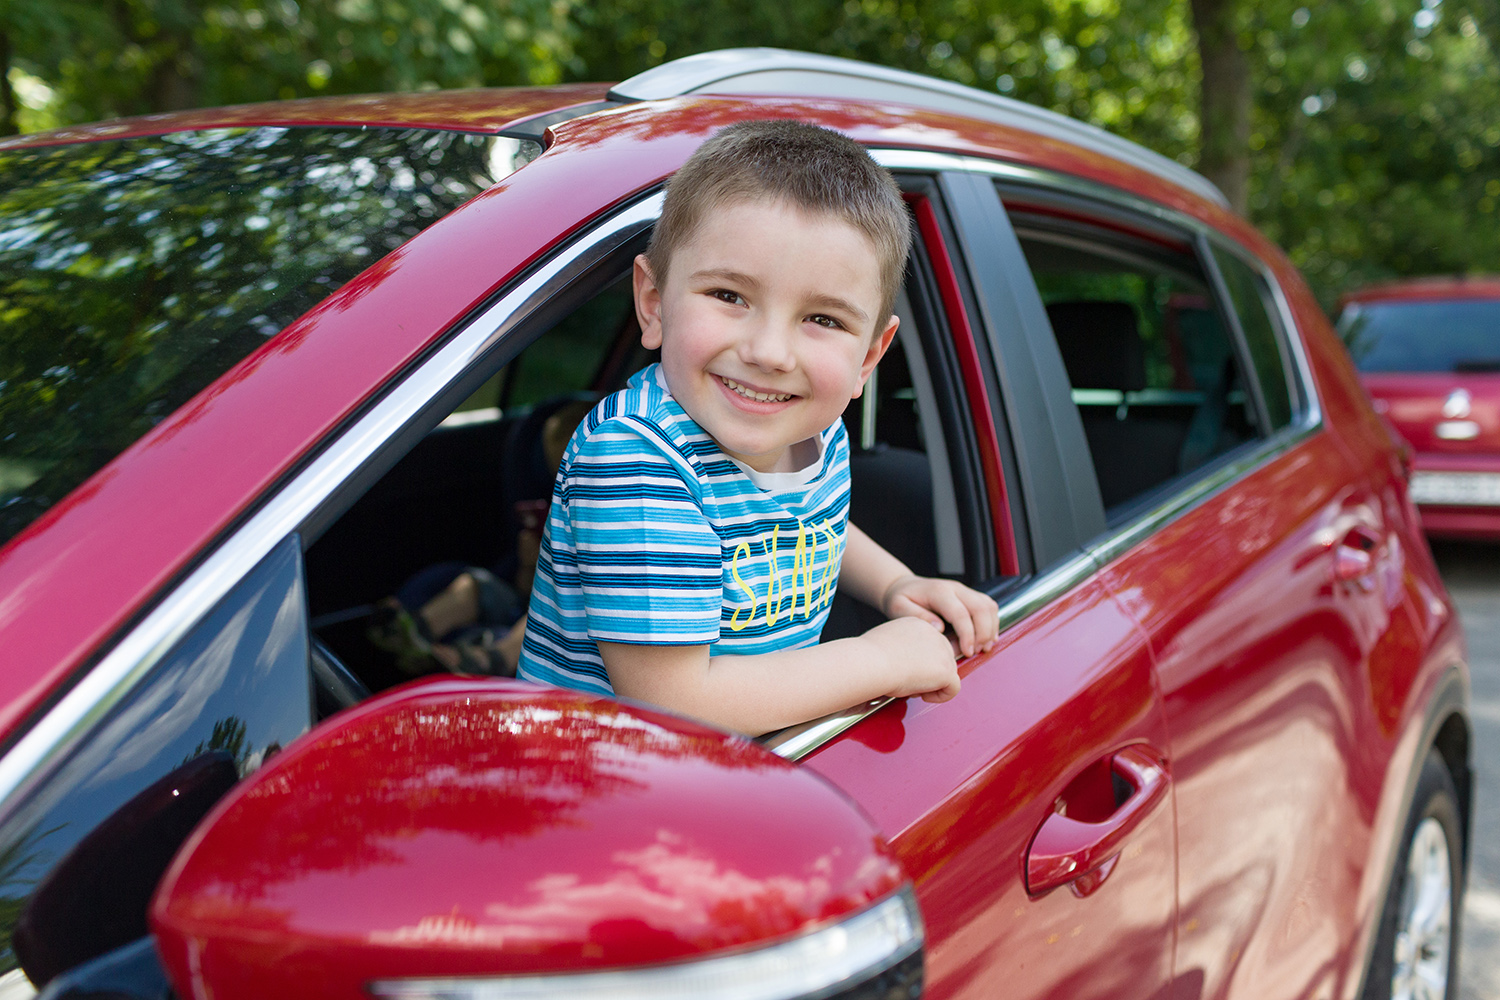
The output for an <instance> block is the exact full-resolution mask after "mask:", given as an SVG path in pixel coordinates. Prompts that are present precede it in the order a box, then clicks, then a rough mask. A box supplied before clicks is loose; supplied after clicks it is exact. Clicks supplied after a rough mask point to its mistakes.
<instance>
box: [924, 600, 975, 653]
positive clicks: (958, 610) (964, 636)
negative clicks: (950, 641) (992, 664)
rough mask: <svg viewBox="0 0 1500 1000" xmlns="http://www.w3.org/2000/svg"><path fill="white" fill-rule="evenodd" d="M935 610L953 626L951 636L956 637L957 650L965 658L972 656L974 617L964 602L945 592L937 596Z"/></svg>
mask: <svg viewBox="0 0 1500 1000" xmlns="http://www.w3.org/2000/svg"><path fill="white" fill-rule="evenodd" d="M933 603H935V604H937V605H938V607H937V608H935V609H934V610H936V611H937V612H938V613H939V614H940V615H942V616H943V617H944V618H946V619H948V622H949V624H951V625H952V626H953V634H954V635H956V636H957V637H958V648H959V651H960V652H962V653H963V654H964V655H965V656H973V655H974V617H973V616H972V615H971V614H969V609H968V608H967V607H965V606H964V602H963V601H962V600H961V599H960V598H959V596H958V595H957V594H955V593H954V592H953V591H951V590H949V591H945V592H943V593H942V594H939V595H938V597H937V600H936V601H934V602H933Z"/></svg>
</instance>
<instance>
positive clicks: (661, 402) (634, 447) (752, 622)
mask: <svg viewBox="0 0 1500 1000" xmlns="http://www.w3.org/2000/svg"><path fill="white" fill-rule="evenodd" d="M817 444H818V446H819V447H818V452H819V455H818V459H817V460H816V461H815V462H813V463H812V465H810V466H809V467H808V468H807V469H804V470H802V471H801V472H796V473H782V474H776V475H764V474H755V473H753V472H752V470H749V469H747V468H746V467H745V466H743V465H741V464H740V463H738V462H736V461H734V460H732V459H730V458H729V457H727V456H726V455H724V453H723V452H722V451H720V450H719V446H718V445H717V444H716V443H715V442H714V440H713V438H711V437H710V436H709V435H708V434H707V433H706V432H705V431H704V430H703V429H702V428H701V427H699V426H698V425H697V424H696V423H695V422H694V421H693V419H692V418H691V417H689V416H688V415H687V413H685V412H684V411H683V409H682V407H681V406H679V405H678V404H677V401H676V400H674V399H673V398H672V396H671V394H670V393H669V392H668V391H667V389H666V383H665V381H664V380H663V379H662V377H661V374H660V366H658V365H652V366H650V367H648V368H646V369H645V370H644V371H641V372H638V373H637V374H636V375H634V376H633V377H632V378H631V379H630V382H629V384H628V385H627V387H626V388H625V389H622V390H621V391H620V392H617V393H615V394H613V395H612V396H609V397H607V398H606V399H604V400H603V401H602V402H601V403H600V404H599V405H598V406H597V407H595V408H594V410H593V411H592V412H591V413H589V415H588V416H587V417H586V418H584V421H583V423H581V424H579V426H578V429H577V430H576V431H575V432H574V433H573V438H572V440H571V441H569V442H568V448H567V451H565V452H564V453H563V459H562V465H561V467H560V468H559V469H558V474H557V482H556V484H555V485H554V487H553V490H552V508H551V511H550V513H549V514H548V517H547V526H546V529H545V531H544V532H543V534H542V551H541V555H540V557H539V558H538V559H537V567H536V581H535V583H534V584H533V589H532V592H531V611H530V616H529V617H528V619H527V623H526V641H525V645H524V647H523V648H522V651H521V663H520V671H519V672H520V676H522V677H525V678H529V679H531V680H536V681H545V682H547V683H551V684H557V685H560V686H563V687H570V688H582V689H585V690H589V691H599V692H603V693H606V694H608V693H611V692H612V690H613V689H612V688H611V687H610V683H609V676H608V674H607V673H606V672H605V669H604V661H603V660H602V659H600V656H599V646H598V643H599V642H600V641H601V640H602V641H605V642H625V643H640V644H645V645H659V646H672V645H683V646H686V645H707V646H708V647H709V653H710V655H718V654H721V653H739V654H754V653H766V652H772V651H774V650H781V649H795V648H799V647H802V646H811V645H815V644H816V643H817V642H818V638H819V636H820V635H821V634H822V631H823V623H824V622H825V621H826V620H827V618H828V609H829V605H830V602H832V600H833V593H834V590H835V589H837V587H838V577H839V563H840V560H841V558H842V556H843V548H844V528H845V525H846V524H847V523H848V520H849V444H848V438H847V435H846V434H845V433H844V425H843V423H842V422H840V421H834V423H833V426H831V427H829V428H828V429H827V430H825V431H823V433H822V434H821V435H820V437H819V439H818V441H817ZM752 475H754V478H752ZM756 479H758V480H760V483H761V485H757V484H756ZM763 487H764V488H763Z"/></svg>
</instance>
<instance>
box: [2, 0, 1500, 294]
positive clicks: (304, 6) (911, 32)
mask: <svg viewBox="0 0 1500 1000" xmlns="http://www.w3.org/2000/svg"><path fill="white" fill-rule="evenodd" d="M1201 6H1204V7H1214V8H1217V9H1220V10H1221V11H1222V12H1223V17H1224V24H1225V26H1226V30H1227V31H1228V32H1229V34H1230V36H1231V38H1232V40H1233V42H1234V44H1236V45H1237V46H1238V48H1239V50H1240V51H1242V52H1243V53H1244V54H1245V56H1246V58H1247V59H1248V62H1249V65H1250V87H1251V90H1252V95H1253V109H1252V113H1251V122H1250V129H1249V135H1248V138H1246V137H1244V136H1243V133H1237V134H1235V135H1231V136H1230V139H1231V140H1232V141H1233V142H1236V143H1241V144H1243V146H1244V147H1248V153H1249V156H1250V177H1249V206H1250V214H1251V217H1252V219H1253V220H1254V221H1255V222H1256V223H1258V224H1260V225H1261V226H1263V227H1264V228H1266V229H1267V230H1268V232H1269V233H1270V234H1271V235H1272V237H1273V238H1275V239H1276V240H1278V241H1279V242H1281V243H1282V244H1283V245H1284V246H1286V247H1287V248H1288V249H1289V251H1290V252H1291V254H1292V256H1293V258H1294V259H1295V260H1296V261H1297V263H1298V264H1299V265H1301V266H1302V267H1303V268H1304V269H1305V270H1306V272H1307V274H1308V276H1309V278H1310V279H1311V280H1312V282H1313V284H1314V287H1315V288H1316V289H1317V291H1318V293H1319V295H1320V296H1321V297H1322V298H1323V300H1324V302H1325V303H1327V304H1330V305H1331V304H1332V303H1333V301H1334V300H1335V299H1336V298H1337V295H1338V294H1339V292H1340V291H1342V290H1343V289H1345V288H1347V287H1349V286H1350V285H1352V284H1356V283H1360V282H1363V281H1368V280H1374V279H1379V278H1383V277H1387V276H1391V275H1396V274H1405V273H1413V272H1419V271H1478V270H1500V236H1497V235H1496V233H1497V226H1496V224H1495V223H1496V215H1497V212H1500V180H1497V179H1500V118H1497V116H1496V115H1495V113H1494V109H1495V108H1496V107H1500V101H1497V98H1500V68H1497V67H1500V57H1497V48H1496V46H1497V44H1500V0H1349V2H1346V3H1339V4H1324V5H1317V4H1312V3H1309V2H1307V0H1266V2H1261V3H1254V4H1252V3H1245V2H1235V0H1221V2H1218V3H1215V4H1209V3H1206V2H1205V3H1203V4H1201ZM0 41H8V42H9V48H10V52H11V63H12V66H13V67H14V69H15V70H16V71H18V72H17V73H14V74H12V76H13V78H14V79H16V80H18V81H20V82H21V83H22V84H25V85H32V84H35V86H31V89H30V90H29V91H26V92H22V91H20V90H18V97H19V98H20V100H21V107H20V108H19V110H18V111H17V117H18V120H19V121H20V122H21V123H22V124H25V125H26V126H27V127H41V126H43V125H46V124H50V123H59V124H61V123H69V122H78V121H91V120H96V119H99V118H105V117H110V116H113V115H121V114H134V113H141V112H149V111H157V110H163V109H166V108H171V107H179V106H187V105H216V104H232V103H238V102H244V101H257V100H267V99H275V98H285V97H296V96H310V95H317V94H339V93H368V92H377V91H389V90H418V89H428V88H437V87H469V86H480V85H485V86H507V85H538V84H549V83H558V82H568V81H574V80H618V79H623V78H625V77H627V76H630V75H633V74H635V73H638V72H640V71H642V70H645V69H648V68H650V67H652V66H655V65H659V64H661V63H663V62H666V61H668V60H671V59H676V58H679V57H681V56H686V55H691V54H693V53H696V52H702V51H706V50H709V49H714V48H723V47H731V46H742V45H772V46H779V47H784V48H793V49H804V50H809V51H815V52H822V53H826V54H830V55H839V56H847V57H851V58H856V59H864V60H867V61H871V62H875V63H880V64H884V65H889V66H896V67H900V68H903V69H909V70H914V71H916V72H920V73H928V74H931V75H934V76H938V77H942V78H945V79H950V80H955V81H957V82H959V83H964V84H968V85H970V86H974V87H978V88H980V89H983V90H988V91H991V92H995V93H1003V94H1009V95H1011V96H1015V97H1018V98H1020V99H1022V100H1025V101H1030V102H1032V103H1036V104H1040V105H1043V106H1045V107H1049V108H1053V109H1055V110H1057V111H1061V112H1063V113H1065V114H1069V115H1072V116H1074V117H1077V118H1082V119H1084V120H1086V121H1090V122H1092V123H1094V124H1096V125H1099V126H1101V127H1103V128H1106V129H1109V130H1110V131H1113V132H1116V133H1118V134H1121V135H1124V136H1126V137H1128V138H1131V139H1134V140H1136V141H1138V142H1141V143H1143V144H1145V145H1147V146H1149V147H1151V148H1153V149H1156V150H1158V151H1160V152H1163V153H1165V154H1166V155H1168V156H1172V157H1175V158H1176V159H1178V160H1179V161H1181V162H1184V163H1188V164H1190V165H1198V164H1199V163H1200V162H1202V163H1204V165H1205V166H1212V163H1213V160H1214V158H1213V157H1209V158H1208V159H1207V160H1201V159H1200V158H1201V157H1203V155H1204V154H1203V153H1202V152H1201V150H1200V142H1201V138H1202V130H1201V128H1200V120H1199V116H1200V101H1199V94H1200V83H1201V81H1203V80H1205V79H1207V80H1208V81H1209V86H1210V88H1214V87H1222V86H1224V84H1222V83H1221V82H1220V80H1221V78H1222V76H1223V74H1222V73H1219V74H1217V75H1216V70H1219V69H1220V68H1221V67H1218V66H1208V67H1200V65H1199V55H1198V49H1197V47H1196V39H1195V36H1194V33H1193V19H1192V15H1191V12H1190V7H1189V4H1188V3H1184V2H1181V0H1006V2H1001V0H925V2H922V3H917V2H915V0H805V2H800V3H785V2H779V0H777V2H773V0H589V2H585V0H302V2H296V0H9V2H8V3H6V4H3V5H0ZM4 48H5V47H4V45H0V52H3V51H4ZM1205 69H1206V70H1208V72H1207V73H1205V72H1204V70H1205ZM43 84H44V85H45V87H47V88H51V94H52V97H51V100H50V101H42V100H41V99H40V98H38V97H37V96H36V95H37V94H38V93H41V92H42V90H43V89H44V88H41V85H43ZM23 89H24V88H23ZM28 95H30V96H28ZM3 126H4V123H3V122H0V128H3ZM1220 135H1221V138H1222V133H1220ZM1230 152H1231V153H1232V152H1233V151H1232V150H1231V151H1230ZM1216 155H1218V153H1216Z"/></svg>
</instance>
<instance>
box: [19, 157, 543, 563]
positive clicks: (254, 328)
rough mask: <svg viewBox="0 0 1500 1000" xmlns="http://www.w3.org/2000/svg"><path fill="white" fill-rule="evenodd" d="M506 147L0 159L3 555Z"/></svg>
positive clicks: (477, 183)
mask: <svg viewBox="0 0 1500 1000" xmlns="http://www.w3.org/2000/svg"><path fill="white" fill-rule="evenodd" d="M506 143H507V140H495V139H491V138H486V137H480V136H471V135H462V134H455V133H451V132H418V131H409V130H395V129H389V130H387V129H377V130H364V131H361V130H332V129H329V130H323V129H319V130H312V129H283V128H252V129H220V130H214V131H209V132H199V133H181V134H169V135H163V136H152V137H146V138H136V139H129V140H121V141H118V142H106V143H97V144H89V145H78V146H67V147H46V148H41V149H27V150H14V151H6V152H0V171H3V172H4V174H5V177H6V187H5V190H4V191H0V213H3V214H4V216H5V217H6V219H7V220H8V225H7V227H6V228H5V229H4V230H3V231H0V427H3V428H4V430H3V432H0V540H3V539H6V538H9V537H11V536H13V535H15V534H16V533H17V532H18V531H20V530H21V529H22V528H24V527H25V526H26V525H27V524H29V523H30V522H31V521H32V520H34V519H35V518H36V517H37V516H39V515H40V514H41V513H42V512H43V511H45V510H46V509H47V508H48V507H49V506H50V505H51V504H52V503H54V502H55V501H56V500H58V499H59V498H61V497H62V496H63V495H64V494H66V493H67V492H68V491H69V490H71V489H73V488H74V487H75V486H77V485H78V484H79V483H81V482H82V481H83V480H84V479H86V478H87V477H88V476H89V475H91V474H92V473H93V472H94V471H96V470H97V469H99V468H100V467H101V466H103V465H104V464H105V463H106V462H108V461H109V460H110V459H111V458H113V457H114V456H115V455H117V454H119V453H120V452H121V451H123V450H124V449H125V448H126V447H128V446H129V445H130V444H131V443H132V442H133V441H135V440H136V439H138V438H139V437H141V436H142V435H143V434H145V433H146V432H147V431H149V430H150V429H151V428H152V427H153V426H155V425H156V423H157V422H158V421H160V420H161V419H162V418H163V417H165V416H166V415H167V414H169V413H171V412H173V411H174V410H176V409H178V408H179V407H181V406H182V405H183V404H184V403H186V402H187V401H188V400H189V399H190V398H191V397H192V396H193V395H194V394H196V393H197V392H198V391H200V390H201V389H202V388H203V387H205V386H206V385H208V383H209V382H211V381H213V379H215V378H216V377H218V376H219V375H220V374H222V373H223V372H224V371H226V370H227V369H228V368H230V367H231V366H232V365H233V364H234V363H235V362H237V361H239V360H240V359H241V358H243V357H245V356H246V355H247V354H249V353H251V352H252V351H254V350H255V349H256V348H257V347H259V346H260V345H261V344H263V343H265V341H266V340H267V339H268V338H269V337H270V336H271V335H272V334H275V333H276V332H278V331H279V330H281V329H282V327H284V326H286V325H287V324H288V323H289V322H291V321H292V320H293V319H295V318H296V317H297V316H298V315H300V314H301V313H303V312H305V311H306V310H307V309H309V308H311V307H312V306H313V305H314V304H316V303H317V302H319V301H321V300H323V299H325V298H327V297H328V296H329V294H330V293H332V292H333V291H334V290H335V289H337V288H338V287H339V286H340V285H342V284H344V283H345V282H346V281H348V280H349V279H350V278H352V277H353V276H354V275H355V274H357V273H359V272H360V271H362V270H363V269H364V268H366V267H367V266H369V265H370V264H372V263H374V262H375V261H377V260H379V259H380V258H381V257H383V256H384V255H385V254H387V253H388V252H390V251H391V250H393V249H395V248H396V247H398V246H400V245H401V244H402V243H404V242H405V241H406V240H408V239H410V238H411V237H412V236H414V235H415V234H416V233H417V232H419V231H421V230H422V229H423V228H425V227H426V226H428V225H430V224H431V223H432V222H434V221H435V220H436V219H438V218H439V217H441V216H442V215H443V214H445V213H446V212H448V211H449V210H450V209H452V208H453V207H455V206H456V205H458V204H460V203H461V202H463V201H466V200H467V199H468V198H470V197H472V196H473V195H475V194H477V193H478V192H479V191H482V190H484V189H485V188H486V187H488V186H489V185H490V184H491V183H493V180H494V178H495V176H496V175H497V174H503V173H505V172H507V171H508V170H509V166H510V160H509V158H508V156H506V155H504V153H505V151H506V150H507V149H508V147H507V145H506ZM512 145H513V144H512ZM496 151H499V152H500V153H501V154H502V155H501V156H500V158H499V159H498V160H497V159H496V158H495V157H494V156H492V153H495V152H496Z"/></svg>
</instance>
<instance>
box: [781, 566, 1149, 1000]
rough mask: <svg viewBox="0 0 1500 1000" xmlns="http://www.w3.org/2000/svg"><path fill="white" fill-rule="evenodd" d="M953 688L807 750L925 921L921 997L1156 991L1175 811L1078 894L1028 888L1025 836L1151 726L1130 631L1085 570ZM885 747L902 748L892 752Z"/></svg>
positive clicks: (1137, 645) (1143, 668)
mask: <svg viewBox="0 0 1500 1000" xmlns="http://www.w3.org/2000/svg"><path fill="white" fill-rule="evenodd" d="M963 673H964V681H963V684H964V687H963V692H962V694H961V695H960V697H958V698H956V699H954V700H953V701H952V702H948V703H945V704H943V705H928V704H926V703H924V702H921V701H918V700H915V699H913V700H910V701H907V702H897V703H894V704H892V705H889V706H887V707H886V708H885V709H882V710H881V711H880V712H879V713H877V714H875V715H874V716H871V717H870V718H869V719H866V720H865V721H864V722H862V723H860V724H859V725H857V726H855V727H854V728H853V729H851V730H850V731H849V732H848V733H846V734H845V735H843V736H841V737H840V738H838V739H837V740H835V741H834V742H832V743H830V744H828V745H826V746H824V747H823V748H822V749H821V750H819V751H818V752H817V753H816V754H814V755H813V756H811V757H809V758H808V759H807V765H806V766H808V767H810V768H812V769H813V770H815V771H817V772H818V773H820V774H822V775H823V776H824V777H826V778H828V779H829V780H830V781H832V782H833V783H834V784H835V785H837V786H839V787H840V788H842V789H844V790H845V791H846V792H848V793H849V794H850V795H851V796H852V797H853V798H854V800H855V801H856V802H858V803H860V804H861V805H862V806H863V807H864V808H865V810H866V811H867V812H869V814H870V815H871V816H872V817H873V819H874V820H875V823H876V825H877V827H878V828H879V830H880V831H881V833H882V835H884V836H885V837H886V838H887V839H888V840H889V841H890V843H891V846H892V848H894V850H895V851H896V854H897V857H899V858H900V860H901V862H902V865H903V866H904V867H905V869H906V872H907V874H908V875H909V876H910V877H911V878H912V880H913V882H914V884H915V886H916V891H917V898H918V900H919V901H920V902H921V903H922V907H923V913H924V915H925V918H926V921H927V934H928V954H927V962H928V977H929V981H930V983H931V987H930V991H929V995H930V996H932V997H935V998H948V997H988V996H994V995H995V990H996V987H997V985H998V984H1000V983H1003V984H1005V985H1004V993H1005V995H1006V996H1007V997H1015V998H1017V1000H1021V998H1033V997H1036V998H1040V997H1060V996H1066V997H1070V998H1080V1000H1082V998H1088V997H1118V998H1134V997H1140V998H1147V997H1153V996H1158V995H1164V993H1161V992H1159V991H1163V990H1164V989H1165V987H1166V986H1167V984H1168V981H1169V980H1170V978H1171V963H1172V942H1173V939H1174V936H1175V935H1174V933H1173V923H1174V914H1175V909H1176V907H1175V903H1174V899H1175V891H1174V883H1175V880H1176V876H1175V855H1176V850H1175V839H1176V838H1175V836H1174V834H1173V830H1172V810H1171V809H1170V808H1167V807H1163V808H1160V809H1158V810H1157V811H1156V812H1155V813H1154V814H1153V815H1152V816H1150V817H1149V818H1148V819H1146V820H1145V821H1144V822H1143V824H1142V825H1141V826H1140V827H1139V828H1137V829H1136V830H1135V831H1134V832H1133V833H1132V834H1131V836H1130V838H1129V839H1128V840H1127V841H1126V844H1125V846H1124V849H1123V851H1122V853H1121V855H1120V856H1119V861H1118V864H1116V865H1115V867H1114V869H1113V870H1112V871H1111V872H1110V873H1109V875H1108V878H1107V880H1106V881H1104V882H1103V884H1102V885H1100V886H1099V887H1098V888H1097V889H1096V890H1094V891H1093V892H1092V893H1090V894H1088V895H1079V894H1077V893H1075V892H1074V891H1072V890H1071V889H1068V888H1060V889H1056V890H1053V891H1052V892H1050V893H1048V894H1046V895H1043V896H1041V897H1040V898H1036V899H1033V898H1031V897H1030V896H1028V894H1027V891H1026V886H1025V883H1024V879H1022V878H1021V877H1020V875H1021V874H1022V872H1023V871H1024V869H1025V858H1026V853H1027V849H1028V847H1029V846H1030V845H1031V842H1032V837H1033V836H1034V835H1035V834H1036V832H1037V829H1038V828H1039V826H1040V825H1041V823H1042V822H1043V821H1044V820H1045V819H1046V818H1047V817H1048V816H1049V815H1050V814H1051V812H1052V811H1053V808H1054V804H1055V803H1056V802H1057V800H1058V799H1059V798H1060V797H1062V796H1063V795H1064V792H1065V790H1066V789H1067V788H1068V786H1069V784H1070V782H1072V781H1073V780H1074V779H1075V778H1077V777H1078V776H1079V774H1080V772H1082V771H1083V770H1084V769H1085V768H1087V767H1088V766H1089V765H1090V764H1093V763H1094V762H1096V761H1098V760H1100V759H1102V758H1105V757H1107V756H1108V755H1109V754H1111V753H1113V752H1115V751H1118V750H1119V749H1121V748H1124V747H1126V746H1130V745H1142V746H1144V747H1148V748H1154V749H1157V750H1159V749H1161V748H1162V747H1163V741H1164V740H1165V739H1166V730H1165V725H1164V720H1163V716H1162V712H1161V704H1160V699H1159V695H1158V692H1157V690H1156V685H1155V681H1154V679H1153V676H1152V670H1151V659H1150V654H1149V651H1148V649H1147V648H1146V644H1145V636H1144V635H1143V633H1142V632H1141V630H1140V628H1139V626H1138V625H1137V624H1136V623H1135V621H1134V620H1133V619H1132V618H1131V616H1130V615H1129V614H1127V613H1126V612H1125V611H1124V609H1123V608H1122V607H1121V606H1120V605H1119V603H1118V602H1116V601H1115V599H1114V598H1113V597H1112V596H1111V595H1110V593H1109V592H1108V590H1107V589H1106V588H1105V587H1103V586H1101V585H1100V583H1099V582H1098V581H1097V580H1085V581H1084V582H1083V583H1081V584H1079V585H1078V586H1076V587H1075V588H1073V589H1072V590H1070V591H1069V592H1068V594H1067V595H1066V596H1065V597H1063V598H1061V599H1059V600H1057V601H1054V602H1052V603H1051V604H1050V605H1048V606H1047V607H1045V608H1043V609H1042V610H1039V611H1038V612H1037V613H1036V614H1034V615H1032V616H1031V617H1029V618H1028V619H1027V620H1026V621H1025V622H1024V623H1023V624H1021V625H1019V626H1017V627H1016V628H1014V629H1012V630H1010V631H1008V632H1006V633H1005V634H1004V635H1003V636H1002V637H1001V641H1000V644H999V645H998V646H997V647H996V648H995V649H994V650H992V651H991V652H990V653H988V654H985V655H983V656H980V657H976V658H975V659H974V660H973V661H971V663H970V664H969V665H968V666H967V667H966V668H965V670H964V672H963ZM897 751H899V753H898V752H897Z"/></svg>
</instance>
